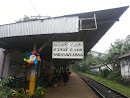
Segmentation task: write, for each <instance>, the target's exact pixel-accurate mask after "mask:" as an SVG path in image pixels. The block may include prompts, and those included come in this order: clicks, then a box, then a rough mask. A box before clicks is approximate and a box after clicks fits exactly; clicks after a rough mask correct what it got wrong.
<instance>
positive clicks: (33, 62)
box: [24, 50, 41, 68]
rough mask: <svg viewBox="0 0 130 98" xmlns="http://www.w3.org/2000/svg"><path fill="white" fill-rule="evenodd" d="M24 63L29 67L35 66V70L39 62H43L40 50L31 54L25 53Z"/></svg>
mask: <svg viewBox="0 0 130 98" xmlns="http://www.w3.org/2000/svg"><path fill="white" fill-rule="evenodd" d="M25 57H26V58H24V61H25V62H27V63H28V64H27V66H33V68H35V67H36V66H37V65H38V63H39V62H41V57H40V51H38V50H35V51H34V50H33V51H30V52H29V53H28V52H26V53H25Z"/></svg>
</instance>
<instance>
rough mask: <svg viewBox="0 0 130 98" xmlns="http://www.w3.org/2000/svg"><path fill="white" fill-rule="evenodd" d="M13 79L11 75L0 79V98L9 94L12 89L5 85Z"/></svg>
mask: <svg viewBox="0 0 130 98" xmlns="http://www.w3.org/2000/svg"><path fill="white" fill-rule="evenodd" d="M13 79H14V78H13V77H6V78H4V79H2V80H0V98H2V97H3V96H9V95H11V93H12V91H11V89H10V87H8V86H7V84H8V83H9V82H10V81H12V80H13Z"/></svg>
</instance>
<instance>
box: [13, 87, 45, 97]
mask: <svg viewBox="0 0 130 98" xmlns="http://www.w3.org/2000/svg"><path fill="white" fill-rule="evenodd" d="M12 96H14V97H16V98H39V97H44V98H46V97H47V90H46V89H45V88H42V87H37V89H36V91H35V92H34V94H33V95H32V94H31V93H30V92H29V90H24V89H23V88H22V89H21V90H20V91H15V90H12Z"/></svg>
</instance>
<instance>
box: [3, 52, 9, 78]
mask: <svg viewBox="0 0 130 98" xmlns="http://www.w3.org/2000/svg"><path fill="white" fill-rule="evenodd" d="M9 66H10V54H9V53H7V54H6V57H5V63H4V68H3V76H2V77H7V76H8V72H9Z"/></svg>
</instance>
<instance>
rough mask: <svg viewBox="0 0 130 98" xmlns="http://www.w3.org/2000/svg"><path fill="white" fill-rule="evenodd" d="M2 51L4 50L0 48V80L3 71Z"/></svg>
mask: <svg viewBox="0 0 130 98" xmlns="http://www.w3.org/2000/svg"><path fill="white" fill-rule="evenodd" d="M4 51H5V50H4V49H2V48H0V78H1V75H2V70H3V61H4Z"/></svg>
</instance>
